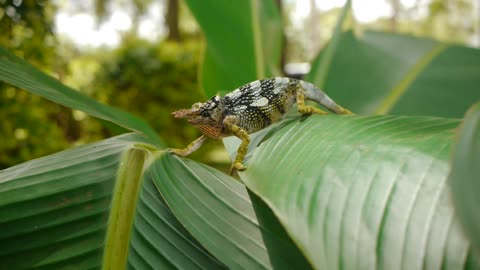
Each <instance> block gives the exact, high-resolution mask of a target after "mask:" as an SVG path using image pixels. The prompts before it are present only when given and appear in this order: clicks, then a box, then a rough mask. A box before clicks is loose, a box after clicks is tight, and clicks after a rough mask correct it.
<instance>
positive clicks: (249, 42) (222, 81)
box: [185, 0, 282, 96]
mask: <svg viewBox="0 0 480 270" xmlns="http://www.w3.org/2000/svg"><path fill="white" fill-rule="evenodd" d="M185 2H186V3H187V5H188V7H189V8H190V10H191V11H192V13H193V15H194V16H195V18H196V20H197V22H198V23H199V24H200V26H201V27H202V30H203V32H204V33H205V38H206V41H207V46H206V49H205V53H204V59H203V66H202V68H201V71H202V74H201V82H202V86H203V89H204V91H205V93H206V94H207V95H208V96H212V95H215V94H217V93H222V94H224V93H226V92H229V91H231V90H233V89H234V88H236V87H239V86H241V85H243V84H245V83H248V82H250V81H254V80H256V79H261V78H265V77H271V76H273V75H278V74H279V73H280V69H279V64H280V56H281V45H282V16H281V14H280V13H279V11H278V9H277V7H276V6H275V2H274V0H265V1H257V0H246V1H236V2H235V3H233V2H229V1H215V0H204V1H197V0H186V1H185Z"/></svg>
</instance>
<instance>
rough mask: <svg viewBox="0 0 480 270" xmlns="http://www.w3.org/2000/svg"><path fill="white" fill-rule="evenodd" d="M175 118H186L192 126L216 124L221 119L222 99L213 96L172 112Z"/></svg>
mask: <svg viewBox="0 0 480 270" xmlns="http://www.w3.org/2000/svg"><path fill="white" fill-rule="evenodd" d="M172 114H173V116H175V118H186V119H187V121H188V122H189V123H190V124H192V125H194V126H205V125H207V126H216V125H219V124H220V123H221V121H222V99H221V98H220V97H219V96H214V97H212V98H211V99H209V100H207V101H206V102H197V103H195V104H193V105H192V108H191V109H182V110H178V111H175V112H173V113H172Z"/></svg>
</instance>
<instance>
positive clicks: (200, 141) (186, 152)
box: [167, 135, 207, 157]
mask: <svg viewBox="0 0 480 270" xmlns="http://www.w3.org/2000/svg"><path fill="white" fill-rule="evenodd" d="M206 140H207V136H205V135H202V136H200V137H198V138H197V139H196V140H195V141H193V142H191V143H190V144H189V145H188V146H187V147H185V148H183V149H174V148H168V149H167V151H169V152H170V153H173V154H175V155H177V156H182V157H185V156H188V155H190V154H191V153H193V152H195V151H197V149H198V148H200V146H202V144H203V143H204V142H205V141H206Z"/></svg>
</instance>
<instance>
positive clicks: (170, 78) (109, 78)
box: [71, 36, 211, 161]
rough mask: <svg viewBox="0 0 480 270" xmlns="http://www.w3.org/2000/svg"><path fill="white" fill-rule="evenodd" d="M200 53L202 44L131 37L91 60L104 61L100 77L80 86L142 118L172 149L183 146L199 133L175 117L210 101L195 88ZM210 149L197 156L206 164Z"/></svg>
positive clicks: (100, 69)
mask: <svg viewBox="0 0 480 270" xmlns="http://www.w3.org/2000/svg"><path fill="white" fill-rule="evenodd" d="M200 49H201V47H200V44H199V42H198V40H190V41H188V40H186V41H184V42H182V43H177V42H167V41H164V42H161V43H158V44H153V43H150V42H147V41H144V40H139V39H137V38H135V37H128V36H127V37H125V38H124V41H123V42H122V44H121V45H120V47H118V48H116V49H114V50H113V51H111V52H104V53H103V54H98V55H96V56H95V55H93V57H90V60H89V61H90V62H91V61H94V63H93V64H95V63H98V59H101V60H100V62H99V66H98V73H97V74H96V75H95V78H93V80H92V81H91V83H90V84H87V85H83V86H82V85H76V86H77V87H79V88H80V89H81V90H83V91H86V92H87V94H89V95H90V96H92V97H94V98H95V99H97V100H99V101H101V102H104V103H107V104H110V105H112V106H115V107H119V108H123V109H125V110H127V111H129V112H131V113H134V114H136V115H139V116H141V117H142V118H143V119H145V120H146V121H147V122H148V123H149V124H150V125H151V126H152V127H153V128H154V129H155V130H157V131H158V133H159V135H160V137H161V138H162V139H164V141H165V142H166V143H167V145H169V146H170V147H177V148H178V147H185V146H186V145H187V144H188V143H189V142H191V141H192V140H194V139H195V138H196V137H198V136H200V133H199V132H198V130H196V129H195V128H193V127H192V126H191V125H188V124H187V122H186V121H182V120H177V119H175V118H173V117H172V115H171V112H173V111H175V110H177V109H181V108H186V107H187V108H188V107H190V106H191V105H192V104H193V103H195V102H198V101H202V100H205V99H206V98H207V97H205V96H204V95H203V93H202V92H201V91H200V88H199V85H198V83H197V72H198V65H199V55H200ZM81 66H84V65H79V67H78V68H80V67H81ZM71 73H73V74H75V73H76V70H75V69H73V70H71ZM111 131H112V132H113V133H118V130H117V131H116V130H111ZM209 150H211V149H208V147H207V148H205V149H202V151H199V153H196V154H197V155H198V157H199V158H200V157H203V160H204V161H205V152H206V151H209Z"/></svg>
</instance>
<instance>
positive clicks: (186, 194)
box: [148, 154, 310, 269]
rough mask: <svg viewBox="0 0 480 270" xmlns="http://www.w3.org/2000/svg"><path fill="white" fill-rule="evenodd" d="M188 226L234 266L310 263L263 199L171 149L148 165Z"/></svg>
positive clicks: (284, 266)
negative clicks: (252, 196) (172, 152)
mask: <svg viewBox="0 0 480 270" xmlns="http://www.w3.org/2000/svg"><path fill="white" fill-rule="evenodd" d="M148 172H149V174H150V175H151V177H152V178H153V179H154V181H155V183H156V185H157V186H158V187H159V189H160V190H161V193H162V195H163V197H164V198H165V201H166V202H167V204H168V205H169V206H170V208H171V209H172V211H173V213H174V214H175V216H177V218H178V220H180V222H181V223H182V224H183V225H184V226H185V228H186V229H187V230H188V231H189V232H190V233H191V234H192V235H193V236H194V237H195V239H197V240H198V241H199V242H200V243H202V244H203V245H204V246H205V248H206V249H207V250H208V251H210V252H211V253H212V254H213V255H214V256H215V257H217V258H218V259H220V260H221V261H222V262H223V263H225V265H226V266H227V267H229V268H231V269H272V268H273V267H275V269H309V268H310V266H309V265H308V263H307V262H306V260H305V259H304V258H303V256H302V255H301V253H300V252H299V251H298V250H297V248H296V247H295V245H294V244H293V243H292V242H291V240H290V239H289V238H288V236H287V235H286V233H285V231H284V230H283V228H282V227H281V226H280V224H278V222H277V221H276V219H275V218H274V216H273V214H272V213H271V212H270V210H269V209H268V207H266V206H265V205H264V204H263V202H261V201H260V200H258V198H254V199H253V202H254V204H253V205H252V201H251V200H250V197H249V194H248V193H247V190H246V188H245V186H243V185H242V184H240V183H238V182H236V181H235V179H233V178H232V177H229V176H227V175H225V174H223V173H220V172H218V171H217V170H215V169H213V168H210V167H208V166H206V165H203V164H199V163H196V162H194V161H191V160H188V159H180V158H178V157H176V156H172V155H168V154H166V155H162V156H160V157H159V158H158V159H157V160H156V161H154V163H153V164H152V165H151V166H150V167H149V169H148Z"/></svg>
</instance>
